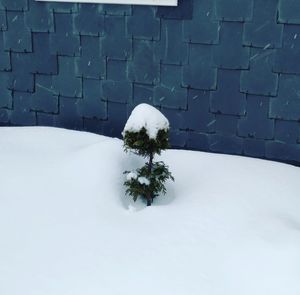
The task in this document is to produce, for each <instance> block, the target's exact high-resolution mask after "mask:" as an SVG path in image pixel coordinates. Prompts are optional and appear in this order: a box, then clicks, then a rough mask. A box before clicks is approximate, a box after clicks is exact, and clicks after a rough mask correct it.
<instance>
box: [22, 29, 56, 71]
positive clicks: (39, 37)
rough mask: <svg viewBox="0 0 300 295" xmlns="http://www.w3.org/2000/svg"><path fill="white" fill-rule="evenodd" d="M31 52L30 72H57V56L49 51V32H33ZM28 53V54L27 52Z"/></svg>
mask: <svg viewBox="0 0 300 295" xmlns="http://www.w3.org/2000/svg"><path fill="white" fill-rule="evenodd" d="M32 36H33V38H32V41H33V52H34V54H33V55H32V57H31V64H32V65H31V67H32V69H31V72H32V73H40V74H49V75H51V74H57V72H58V68H57V62H58V61H57V56H56V55H53V54H51V52H50V42H49V34H45V33H33V35H32ZM27 55H28V54H27Z"/></svg>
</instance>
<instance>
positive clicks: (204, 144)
mask: <svg viewBox="0 0 300 295" xmlns="http://www.w3.org/2000/svg"><path fill="white" fill-rule="evenodd" d="M186 146H187V148H190V149H193V150H200V151H208V150H209V137H208V135H207V134H205V133H196V132H189V133H188V140H187V145H186Z"/></svg>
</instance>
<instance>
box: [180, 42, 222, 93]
mask: <svg viewBox="0 0 300 295" xmlns="http://www.w3.org/2000/svg"><path fill="white" fill-rule="evenodd" d="M183 83H184V84H185V85H184V86H188V87H192V88H195V89H202V90H212V89H216V83H217V69H216V68H214V67H213V66H212V47H211V46H208V45H199V44H190V52H189V64H188V65H185V66H184V67H183Z"/></svg>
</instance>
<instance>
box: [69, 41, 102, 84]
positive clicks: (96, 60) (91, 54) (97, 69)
mask: <svg viewBox="0 0 300 295" xmlns="http://www.w3.org/2000/svg"><path fill="white" fill-rule="evenodd" d="M80 42H81V56H80V57H76V58H75V60H76V68H75V73H76V76H80V77H85V78H95V79H105V73H106V59H105V57H103V56H101V49H100V42H99V38H97V37H90V36H81V37H80Z"/></svg>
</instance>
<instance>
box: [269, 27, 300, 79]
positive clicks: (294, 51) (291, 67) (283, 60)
mask: <svg viewBox="0 0 300 295" xmlns="http://www.w3.org/2000/svg"><path fill="white" fill-rule="evenodd" d="M283 32H284V34H283V48H282V49H277V51H276V56H275V61H274V66H273V69H274V71H275V72H278V73H287V74H299V73H300V64H299V63H298V62H295V61H296V60H299V59H300V26H298V25H285V26H284V31H283Z"/></svg>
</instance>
